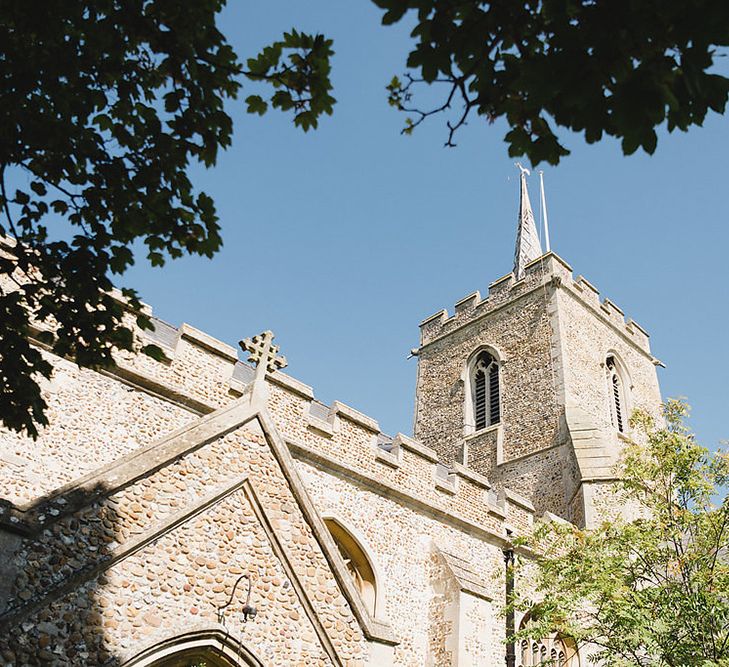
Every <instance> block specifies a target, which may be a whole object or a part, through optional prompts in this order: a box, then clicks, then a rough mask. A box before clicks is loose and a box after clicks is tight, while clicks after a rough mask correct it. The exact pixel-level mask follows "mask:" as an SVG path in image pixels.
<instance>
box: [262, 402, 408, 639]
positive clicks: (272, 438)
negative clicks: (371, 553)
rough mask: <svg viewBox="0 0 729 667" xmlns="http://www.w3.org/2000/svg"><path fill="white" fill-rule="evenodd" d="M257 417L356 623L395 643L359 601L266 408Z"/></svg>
mask: <svg viewBox="0 0 729 667" xmlns="http://www.w3.org/2000/svg"><path fill="white" fill-rule="evenodd" d="M256 416H257V418H258V421H259V423H260V425H261V428H262V429H263V433H264V435H265V437H266V440H267V441H268V443H269V445H270V447H271V451H272V452H273V454H274V456H275V457H276V460H277V461H278V463H279V465H280V466H281V470H282V471H283V473H284V476H285V477H286V480H287V481H288V483H289V486H290V487H291V491H292V493H293V494H294V498H296V500H297V502H298V504H299V507H300V508H301V511H302V513H303V514H304V518H305V519H306V521H307V523H308V524H309V527H310V528H311V531H312V533H314V537H315V538H316V540H317V542H319V545H320V546H321V548H322V552H323V553H324V557H325V558H326V560H327V562H328V563H329V567H330V568H331V570H332V573H333V574H334V576H335V578H336V580H337V583H338V584H339V587H340V589H341V590H342V593H343V594H344V596H345V597H346V598H347V601H348V602H349V604H350V607H351V608H352V612H353V613H354V616H355V618H356V619H357V621H358V622H359V624H360V627H361V628H362V631H363V632H364V634H365V637H366V638H367V639H371V640H373V641H377V642H381V643H383V644H393V645H394V644H397V643H398V640H397V639H396V638H395V636H394V634H393V632H392V629H391V628H390V626H389V625H386V624H384V623H382V622H380V621H376V620H375V619H373V618H372V617H371V616H370V613H369V612H368V611H367V608H366V607H365V605H364V603H363V602H362V598H361V596H360V594H359V591H358V590H357V589H356V588H355V585H354V582H353V581H352V578H351V576H350V575H349V572H347V569H346V566H345V565H344V561H342V557H341V555H340V554H339V549H338V548H337V546H336V545H335V544H334V540H333V539H332V536H331V535H330V534H329V530H328V529H327V527H326V526H325V525H324V521H323V520H322V518H321V516H320V514H319V512H318V511H317V509H316V506H315V505H314V503H313V501H312V500H311V497H310V496H309V493H308V492H307V490H306V487H305V486H304V484H303V482H302V481H301V477H299V474H298V472H297V471H296V464H295V463H294V460H293V458H292V456H291V452H290V451H289V447H288V443H287V442H286V441H284V439H283V438H282V437H281V435H280V434H279V432H278V429H277V428H276V426H275V425H274V422H273V420H272V419H271V416H270V415H269V414H268V410H267V409H266V408H265V407H264V408H261V409H260V411H259V412H258V414H257V415H256Z"/></svg>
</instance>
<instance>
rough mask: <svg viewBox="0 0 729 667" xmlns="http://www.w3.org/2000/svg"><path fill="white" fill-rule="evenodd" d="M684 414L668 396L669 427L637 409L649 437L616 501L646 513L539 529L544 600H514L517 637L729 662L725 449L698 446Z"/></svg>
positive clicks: (673, 665) (664, 661)
mask: <svg viewBox="0 0 729 667" xmlns="http://www.w3.org/2000/svg"><path fill="white" fill-rule="evenodd" d="M686 415H687V407H686V406H685V404H683V403H681V402H678V401H669V402H668V403H667V404H666V406H665V420H666V423H665V426H664V427H662V428H656V427H655V425H654V423H653V420H652V419H651V418H650V417H648V416H647V415H645V414H640V413H639V414H637V415H636V416H635V417H634V420H633V423H634V426H635V427H636V428H638V429H639V430H640V431H643V432H645V433H646V443H645V444H644V445H638V444H631V445H629V446H627V449H626V451H625V453H624V457H623V466H622V472H621V475H622V482H621V483H620V484H619V486H618V488H617V489H616V492H615V493H616V495H615V497H614V498H613V500H614V501H617V502H619V503H624V504H625V505H626V506H630V507H632V508H633V511H634V516H637V517H638V518H635V519H634V520H627V519H624V518H622V519H621V518H617V519H615V520H612V521H608V520H606V521H605V522H604V523H602V524H601V525H600V526H598V527H597V528H594V529H591V530H579V529H577V528H575V527H574V526H572V525H571V524H566V523H561V524H557V523H546V524H543V525H542V526H541V527H540V528H539V529H538V530H537V531H536V534H535V536H534V537H533V539H532V546H533V547H534V548H535V549H536V551H537V552H538V553H541V554H542V555H541V557H540V558H538V560H537V563H536V567H537V574H538V585H537V591H536V596H535V599H538V600H539V602H538V603H537V604H535V601H534V600H533V599H526V598H522V599H519V600H516V601H515V604H516V605H518V606H522V607H523V608H525V609H526V608H530V609H531V610H532V614H531V622H530V623H529V624H528V625H527V626H526V628H525V629H524V630H522V631H521V632H520V633H519V635H518V636H519V637H524V636H527V637H533V638H537V637H540V636H546V635H548V634H549V633H550V632H553V631H555V630H556V631H558V632H560V633H562V634H564V635H567V636H571V637H573V638H574V639H575V640H576V641H577V642H578V644H581V645H585V644H590V643H591V644H593V646H594V647H596V649H597V653H596V655H595V657H596V658H600V659H601V660H603V661H604V663H603V664H606V665H615V666H621V667H622V666H626V665H634V666H640V667H648V666H651V667H653V666H655V667H659V666H660V667H663V666H669V667H677V666H679V665H689V666H693V665H695V666H697V667H698V666H702V667H708V666H709V665H727V664H729V553H728V549H729V497H725V498H724V499H723V501H722V500H719V499H718V498H719V493H720V491H721V490H722V487H726V485H727V483H728V482H729V458H728V457H727V455H726V454H724V453H721V452H720V453H716V454H713V455H712V454H710V453H709V452H708V451H707V450H706V449H704V448H703V447H701V446H699V445H698V444H697V443H696V442H695V440H694V437H693V435H691V433H689V432H688V430H687V429H686V427H685V426H684V418H685V416H686Z"/></svg>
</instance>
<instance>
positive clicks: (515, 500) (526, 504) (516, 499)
mask: <svg viewBox="0 0 729 667" xmlns="http://www.w3.org/2000/svg"><path fill="white" fill-rule="evenodd" d="M503 494H504V498H505V499H506V500H507V501H508V502H510V503H511V504H512V505H516V506H517V507H521V508H522V509H525V510H526V511H527V512H532V513H533V512H535V509H534V505H532V503H531V501H530V500H529V499H527V498H525V497H524V496H520V495H519V494H518V493H515V492H514V491H512V490H511V489H507V488H504V490H503Z"/></svg>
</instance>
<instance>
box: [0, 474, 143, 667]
mask: <svg viewBox="0 0 729 667" xmlns="http://www.w3.org/2000/svg"><path fill="white" fill-rule="evenodd" d="M104 492H105V489H104V488H103V487H95V488H93V489H90V490H85V491H83V492H81V491H76V492H75V493H73V494H70V495H67V496H63V495H60V494H59V495H52V496H49V497H44V498H42V499H40V500H39V501H37V502H36V503H34V504H33V505H32V506H30V507H28V508H25V509H24V511H22V512H21V511H18V510H15V509H10V510H9V511H8V512H6V513H5V517H6V519H5V520H4V521H3V524H4V525H3V526H2V528H1V529H0V530H2V531H3V532H2V538H1V539H2V542H1V543H0V549H1V553H0V555H1V557H2V561H3V565H2V567H3V570H4V573H5V575H6V582H7V584H8V585H7V588H8V590H5V591H2V592H3V593H4V596H3V598H4V599H3V600H2V601H1V602H0V605H1V606H0V609H2V613H1V614H0V656H1V657H2V659H3V661H4V663H5V664H9V665H49V664H51V665H52V664H57V665H102V664H108V665H120V664H121V662H120V661H119V660H117V659H115V657H114V655H113V653H112V651H111V649H110V647H109V646H107V642H106V631H105V629H106V628H110V627H113V626H114V624H115V623H116V622H117V621H116V619H115V610H114V606H113V602H112V604H109V601H107V600H106V599H105V598H103V597H100V596H99V595H98V594H97V591H98V590H99V588H101V587H103V586H104V585H105V584H106V583H107V582H106V575H105V573H104V570H105V569H106V567H108V566H109V565H110V564H112V563H113V562H114V561H115V560H117V559H118V558H119V557H120V556H121V555H122V552H121V543H122V542H124V541H125V540H124V538H123V536H122V535H121V534H120V533H119V532H118V525H119V514H118V510H117V507H116V506H115V504H114V503H113V502H112V501H110V500H109V499H108V498H106V497H105V496H104ZM72 508H79V509H77V510H76V511H72ZM8 514H9V515H10V516H9V517H8V516H7V515H8ZM8 519H9V520H8ZM8 529H10V530H8ZM11 531H12V532H11ZM125 551H126V550H125ZM129 594H130V595H131V594H133V591H131V590H129ZM140 622H141V619H140Z"/></svg>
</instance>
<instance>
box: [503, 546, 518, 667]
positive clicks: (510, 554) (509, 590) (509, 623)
mask: <svg viewBox="0 0 729 667" xmlns="http://www.w3.org/2000/svg"><path fill="white" fill-rule="evenodd" d="M504 566H505V574H506V604H507V605H509V604H511V603H512V601H513V598H514V567H513V566H514V551H513V550H512V549H505V550H504ZM506 636H507V637H513V636H514V609H513V608H509V609H508V611H507V612H506ZM506 667H516V651H515V646H514V641H513V640H510V641H509V642H508V643H507V644H506Z"/></svg>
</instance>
